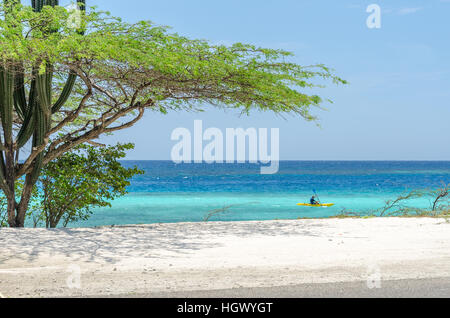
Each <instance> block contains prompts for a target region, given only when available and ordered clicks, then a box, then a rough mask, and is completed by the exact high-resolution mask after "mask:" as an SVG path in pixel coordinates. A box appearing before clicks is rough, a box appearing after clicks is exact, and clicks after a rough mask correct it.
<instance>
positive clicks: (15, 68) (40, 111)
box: [0, 0, 86, 226]
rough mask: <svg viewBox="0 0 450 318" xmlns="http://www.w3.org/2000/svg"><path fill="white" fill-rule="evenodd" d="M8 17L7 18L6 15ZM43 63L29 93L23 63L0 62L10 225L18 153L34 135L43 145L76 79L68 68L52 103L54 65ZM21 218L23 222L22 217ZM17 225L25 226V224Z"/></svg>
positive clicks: (3, 174) (38, 3)
mask: <svg viewBox="0 0 450 318" xmlns="http://www.w3.org/2000/svg"><path fill="white" fill-rule="evenodd" d="M4 3H5V4H9V5H11V8H12V6H14V5H15V4H18V3H20V0H4ZM77 3H78V7H79V8H80V9H81V10H85V5H86V2H85V0H78V1H77ZM31 5H32V7H33V10H34V11H35V12H41V11H42V9H43V7H44V6H52V7H54V6H57V5H59V0H31ZM5 18H6V19H7V16H6V17H5ZM80 32H81V31H80ZM41 63H45V64H46V69H45V72H44V73H42V72H39V71H38V70H39V69H40V65H35V66H34V67H33V71H32V72H33V76H32V80H31V83H30V86H29V93H28V96H27V95H26V90H25V74H24V72H25V70H24V67H23V66H22V65H17V64H18V63H17V62H15V63H8V62H7V61H6V63H4V65H0V117H1V125H2V128H3V129H2V130H3V135H4V137H3V143H2V142H0V152H1V153H0V188H1V189H2V190H3V191H4V192H5V193H6V194H7V196H8V198H11V196H12V198H13V199H14V200H12V199H11V200H9V201H11V202H9V201H8V212H10V213H9V214H10V219H9V222H10V225H13V224H11V223H12V222H14V220H12V219H11V214H12V211H11V209H14V210H15V209H17V206H18V205H17V204H16V203H15V198H14V183H15V180H16V176H15V175H14V173H15V171H14V170H15V168H14V167H15V161H14V160H15V159H14V158H15V154H16V153H18V152H19V151H20V149H21V148H22V147H24V146H25V145H26V144H27V143H28V142H29V141H30V140H31V139H32V146H33V148H37V147H41V146H43V145H44V143H45V138H46V136H47V134H48V132H49V130H50V129H51V123H52V121H51V120H52V114H55V113H56V112H58V111H59V110H60V109H61V108H62V107H63V106H64V104H65V103H66V102H67V100H68V99H69V97H70V95H71V93H72V90H73V87H74V85H75V82H76V79H77V75H76V74H75V73H74V72H72V71H71V72H69V74H68V77H67V80H66V83H65V85H64V87H63V89H62V92H61V93H60V96H59V97H58V99H57V100H56V102H55V103H54V104H52V96H53V94H52V80H53V69H52V65H50V64H49V63H48V62H47V61H41ZM14 112H15V114H16V117H17V118H19V119H20V121H21V127H20V129H19V132H18V133H17V136H15V137H14V134H13V120H14V118H15V116H14ZM43 158H44V153H43V152H41V153H40V154H39V155H38V156H37V157H36V158H35V159H34V162H33V169H32V172H31V173H30V174H28V175H27V176H26V179H25V187H27V186H28V187H30V186H31V187H32V186H33V185H34V184H35V183H36V181H37V179H38V177H39V174H40V171H41V169H42V163H43ZM11 192H12V194H11ZM28 199H29V198H28ZM22 200H23V198H22ZM10 203H11V204H10ZM21 204H22V202H21ZM21 204H20V205H21ZM27 204H28V203H27ZM10 205H13V206H10ZM14 213H15V212H14ZM18 222H19V223H20V222H22V220H19V221H18ZM18 226H23V224H19V225H18Z"/></svg>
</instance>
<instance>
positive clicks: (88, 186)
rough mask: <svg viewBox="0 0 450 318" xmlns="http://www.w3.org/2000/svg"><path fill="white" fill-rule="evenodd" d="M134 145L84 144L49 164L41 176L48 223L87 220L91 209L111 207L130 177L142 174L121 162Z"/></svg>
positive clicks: (64, 223)
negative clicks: (100, 145)
mask: <svg viewBox="0 0 450 318" xmlns="http://www.w3.org/2000/svg"><path fill="white" fill-rule="evenodd" d="M133 148H134V145H133V144H118V145H116V146H109V147H104V148H103V147H102V148H96V147H93V146H89V145H82V146H79V147H77V148H76V149H74V151H72V152H70V153H66V154H65V155H64V156H62V157H60V158H59V159H57V160H55V161H53V162H51V163H50V164H48V165H47V166H46V167H45V168H44V169H43V171H42V174H41V177H40V179H39V181H40V185H41V186H40V187H41V191H42V195H41V196H42V211H43V213H44V215H45V217H44V219H46V221H47V226H49V227H56V226H57V225H58V224H59V223H60V222H62V223H63V225H64V226H67V224H68V223H70V222H76V221H79V220H85V219H87V218H88V217H89V216H90V215H91V213H92V208H94V207H105V206H110V201H111V200H114V199H115V198H117V197H120V196H123V195H125V194H126V193H127V191H126V188H127V187H128V186H129V185H130V179H131V178H132V177H133V176H135V175H137V174H142V173H143V171H141V170H139V169H137V168H136V167H134V168H125V167H123V166H122V165H121V164H120V162H119V160H120V159H123V158H124V157H125V152H126V151H127V150H131V149H133Z"/></svg>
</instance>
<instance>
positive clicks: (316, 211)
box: [72, 161, 450, 227]
mask: <svg viewBox="0 0 450 318" xmlns="http://www.w3.org/2000/svg"><path fill="white" fill-rule="evenodd" d="M123 164H124V165H125V166H133V165H136V166H138V167H139V168H140V169H142V170H144V171H145V175H141V176H137V177H135V178H134V179H133V180H132V184H131V186H130V187H129V194H128V195H126V196H125V197H122V198H120V199H117V200H115V201H113V202H112V208H100V209H95V211H94V214H93V216H92V217H91V218H90V219H89V220H88V221H84V222H80V223H77V224H72V226H75V227H77V226H102V225H125V224H150V223H168V222H200V221H202V220H203V219H204V218H205V216H206V215H207V214H208V213H209V212H211V211H214V210H220V209H223V210H224V212H222V213H219V214H216V215H214V216H213V217H212V218H211V219H210V220H211V221H241V220H275V219H296V218H299V217H312V218H316V217H328V216H334V215H337V214H339V213H340V212H341V211H342V210H343V209H344V208H345V209H347V210H353V211H359V212H364V211H367V210H370V209H377V208H380V207H382V206H383V205H384V202H385V201H386V200H389V199H393V198H395V197H396V196H397V195H399V194H402V193H404V192H405V191H409V190H413V189H425V188H435V187H439V186H440V185H441V184H442V183H443V182H446V183H449V182H450V161H445V162H443V161H441V162H438V161H434V162H418V161H414V162H405V161H395V162H380V161H378V162H368V161H355V162H352V161H282V162H280V171H279V173H278V174H275V175H261V174H260V166H259V165H257V164H175V163H173V162H171V161H126V162H123ZM313 190H316V191H317V193H318V194H319V198H320V199H321V201H322V202H323V203H335V204H336V205H335V206H334V207H331V208H315V207H299V206H297V203H306V202H308V201H309V199H310V197H311V196H312V195H313ZM413 204H414V205H415V206H420V207H428V206H429V202H428V200H426V199H421V200H416V201H414V202H413Z"/></svg>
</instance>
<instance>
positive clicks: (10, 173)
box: [5, 145, 23, 227]
mask: <svg viewBox="0 0 450 318" xmlns="http://www.w3.org/2000/svg"><path fill="white" fill-rule="evenodd" d="M14 160H15V158H14V150H13V147H12V145H6V149H5V168H6V171H5V172H6V173H5V181H6V187H7V191H6V192H5V195H6V200H7V203H8V208H7V209H8V223H9V226H10V227H23V226H20V224H19V223H18V222H17V221H18V220H17V217H16V209H17V202H16V189H15V184H16V178H15V173H14V171H15V169H14V163H15V162H14Z"/></svg>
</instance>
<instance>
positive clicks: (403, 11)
mask: <svg viewBox="0 0 450 318" xmlns="http://www.w3.org/2000/svg"><path fill="white" fill-rule="evenodd" d="M422 9H423V8H422V7H416V8H403V9H400V10H398V13H399V14H401V15H406V14H413V13H416V12H418V11H420V10H422Z"/></svg>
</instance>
